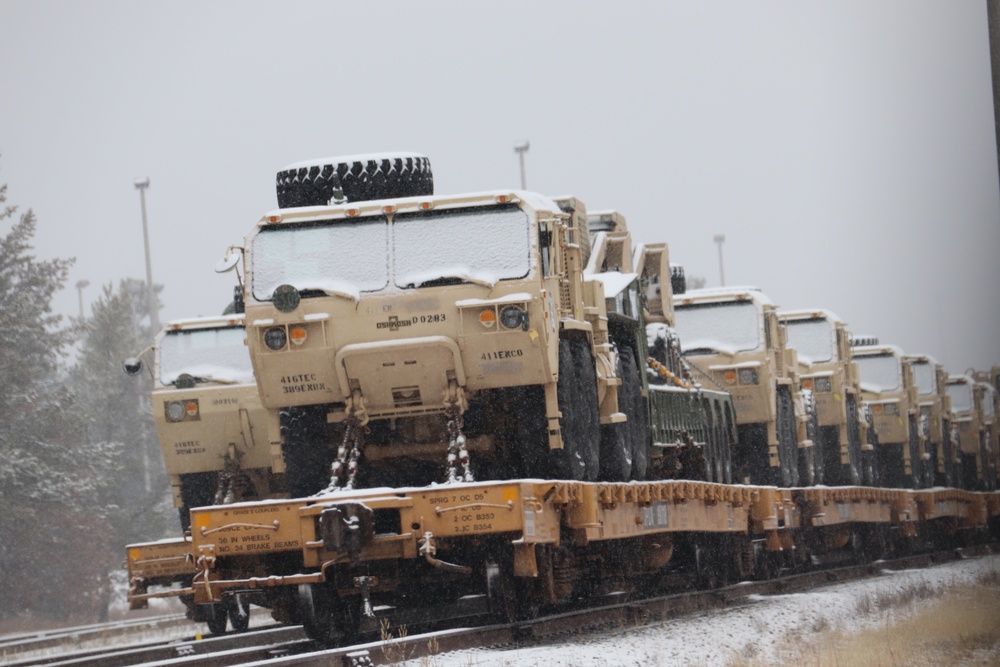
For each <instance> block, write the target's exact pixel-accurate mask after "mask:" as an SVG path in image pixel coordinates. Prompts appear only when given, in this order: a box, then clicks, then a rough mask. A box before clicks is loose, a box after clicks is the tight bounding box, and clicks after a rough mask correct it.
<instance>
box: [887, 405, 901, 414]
mask: <svg viewBox="0 0 1000 667" xmlns="http://www.w3.org/2000/svg"><path fill="white" fill-rule="evenodd" d="M885 414H887V415H898V414H899V406H898V405H896V404H895V403H886V404H885Z"/></svg>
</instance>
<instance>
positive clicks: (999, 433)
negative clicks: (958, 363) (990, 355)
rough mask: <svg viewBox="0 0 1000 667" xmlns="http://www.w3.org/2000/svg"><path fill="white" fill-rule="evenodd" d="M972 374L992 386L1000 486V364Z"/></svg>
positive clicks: (995, 457)
mask: <svg viewBox="0 0 1000 667" xmlns="http://www.w3.org/2000/svg"><path fill="white" fill-rule="evenodd" d="M970 372H971V373H972V376H973V377H974V378H975V379H976V382H983V383H985V384H988V385H989V386H990V387H992V389H993V391H992V392H990V394H991V395H992V396H993V414H994V417H993V419H994V424H996V425H995V426H994V427H993V440H992V447H993V469H994V473H993V476H994V487H993V488H997V486H1000V479H997V475H998V473H997V472H996V471H1000V416H998V415H1000V364H997V365H994V366H992V367H991V368H990V370H988V371H976V370H972V371H970Z"/></svg>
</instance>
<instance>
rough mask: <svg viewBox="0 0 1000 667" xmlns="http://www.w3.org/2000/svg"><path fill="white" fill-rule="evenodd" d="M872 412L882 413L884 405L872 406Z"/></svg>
mask: <svg viewBox="0 0 1000 667" xmlns="http://www.w3.org/2000/svg"><path fill="white" fill-rule="evenodd" d="M872 412H874V413H875V414H877V415H880V414H882V406H881V405H875V406H872Z"/></svg>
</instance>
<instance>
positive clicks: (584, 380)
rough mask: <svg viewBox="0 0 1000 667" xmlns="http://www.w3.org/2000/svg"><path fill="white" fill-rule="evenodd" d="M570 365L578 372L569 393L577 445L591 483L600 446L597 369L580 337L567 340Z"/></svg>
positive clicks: (584, 342)
mask: <svg viewBox="0 0 1000 667" xmlns="http://www.w3.org/2000/svg"><path fill="white" fill-rule="evenodd" d="M569 343H570V350H571V352H570V354H571V357H572V360H573V367H574V370H575V371H576V374H577V379H576V384H577V386H578V387H579V388H580V389H579V392H578V393H576V394H575V395H574V396H572V397H571V398H572V400H573V401H574V402H575V405H574V410H575V426H576V427H577V429H578V432H577V433H576V434H575V437H576V440H577V444H578V448H579V450H580V453H581V456H582V457H583V460H584V463H585V464H586V471H585V473H584V479H586V480H587V481H590V482H593V481H595V480H596V479H597V472H598V469H599V466H600V446H601V441H600V438H601V435H600V431H601V414H600V409H599V407H598V402H597V368H596V365H595V363H594V357H593V355H591V353H590V343H589V342H588V341H587V340H585V339H583V338H579V339H574V340H571V341H569Z"/></svg>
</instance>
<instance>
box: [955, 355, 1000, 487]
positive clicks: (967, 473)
mask: <svg viewBox="0 0 1000 667" xmlns="http://www.w3.org/2000/svg"><path fill="white" fill-rule="evenodd" d="M947 389H948V396H949V397H951V409H952V415H953V419H954V422H955V424H956V425H957V426H958V444H959V458H960V460H961V463H960V469H959V470H958V471H956V478H957V480H956V481H957V482H958V483H959V485H960V486H962V487H963V488H965V489H969V490H973V491H981V490H986V489H990V488H991V487H993V486H995V483H996V478H995V472H994V466H995V463H994V457H993V452H992V451H991V450H992V447H991V441H992V439H993V430H994V421H995V416H996V406H995V401H994V400H993V394H992V391H993V388H992V387H991V386H990V385H989V384H987V383H985V382H977V381H976V379H975V378H974V377H973V376H972V375H968V374H966V375H951V376H949V377H948V384H947Z"/></svg>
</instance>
